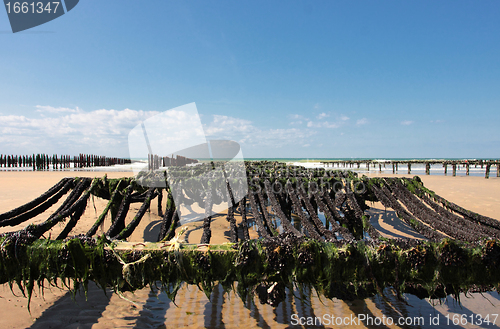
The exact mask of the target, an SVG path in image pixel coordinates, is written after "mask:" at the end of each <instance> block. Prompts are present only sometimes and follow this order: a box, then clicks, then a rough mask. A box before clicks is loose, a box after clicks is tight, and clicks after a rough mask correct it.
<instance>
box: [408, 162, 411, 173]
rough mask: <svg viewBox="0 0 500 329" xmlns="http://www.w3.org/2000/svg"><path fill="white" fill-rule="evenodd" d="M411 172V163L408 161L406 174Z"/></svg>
mask: <svg viewBox="0 0 500 329" xmlns="http://www.w3.org/2000/svg"><path fill="white" fill-rule="evenodd" d="M409 174H411V163H410V162H408V175H409Z"/></svg>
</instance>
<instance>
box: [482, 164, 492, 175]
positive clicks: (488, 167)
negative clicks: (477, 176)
mask: <svg viewBox="0 0 500 329" xmlns="http://www.w3.org/2000/svg"><path fill="white" fill-rule="evenodd" d="M490 168H491V163H489V162H488V163H487V164H486V172H485V173H484V178H486V179H488V178H490Z"/></svg>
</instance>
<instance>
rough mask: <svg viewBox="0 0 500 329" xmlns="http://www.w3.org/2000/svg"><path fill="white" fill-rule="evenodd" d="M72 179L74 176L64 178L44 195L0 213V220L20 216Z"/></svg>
mask: <svg viewBox="0 0 500 329" xmlns="http://www.w3.org/2000/svg"><path fill="white" fill-rule="evenodd" d="M70 180H71V181H72V180H73V178H63V179H61V180H60V181H59V182H58V183H57V184H56V185H54V186H52V187H51V188H50V189H49V190H47V191H46V192H45V193H43V194H42V195H40V196H39V197H37V198H36V199H34V200H32V201H30V202H28V203H26V204H24V205H22V206H19V207H17V208H15V209H12V210H10V211H8V212H6V213H3V214H0V221H3V220H5V219H8V218H12V217H15V216H19V215H20V214H22V213H24V212H26V211H28V210H30V209H33V208H35V207H36V206H38V205H40V204H42V203H43V202H45V201H46V200H47V199H49V198H50V197H51V196H53V195H54V194H56V193H57V192H58V191H59V190H60V189H62V188H63V186H64V185H65V184H66V183H67V182H68V181H70Z"/></svg>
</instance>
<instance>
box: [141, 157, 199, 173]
mask: <svg viewBox="0 0 500 329" xmlns="http://www.w3.org/2000/svg"><path fill="white" fill-rule="evenodd" d="M192 163H198V160H196V159H190V158H186V157H183V156H181V155H176V156H174V155H173V154H172V157H171V158H170V157H168V156H166V157H161V156H158V155H156V154H150V155H149V156H148V169H149V170H156V169H159V168H160V167H170V166H179V167H184V166H186V165H188V164H192Z"/></svg>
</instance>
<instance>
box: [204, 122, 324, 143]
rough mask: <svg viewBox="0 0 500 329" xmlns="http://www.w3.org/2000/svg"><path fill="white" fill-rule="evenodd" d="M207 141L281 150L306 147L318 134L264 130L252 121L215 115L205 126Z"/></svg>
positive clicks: (291, 130)
mask: <svg viewBox="0 0 500 329" xmlns="http://www.w3.org/2000/svg"><path fill="white" fill-rule="evenodd" d="M204 129H205V133H206V134H207V139H228V140H234V141H236V142H238V143H240V144H241V145H242V146H266V147H271V148H280V147H284V146H292V145H304V143H305V142H306V141H308V138H309V137H310V136H312V135H315V134H316V132H315V131H312V130H310V129H306V128H305V129H299V128H287V129H262V128H259V127H256V126H255V125H253V123H252V122H251V121H248V120H244V119H239V118H233V117H229V116H222V115H214V116H213V120H212V122H210V123H209V124H206V125H205V126H204Z"/></svg>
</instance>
